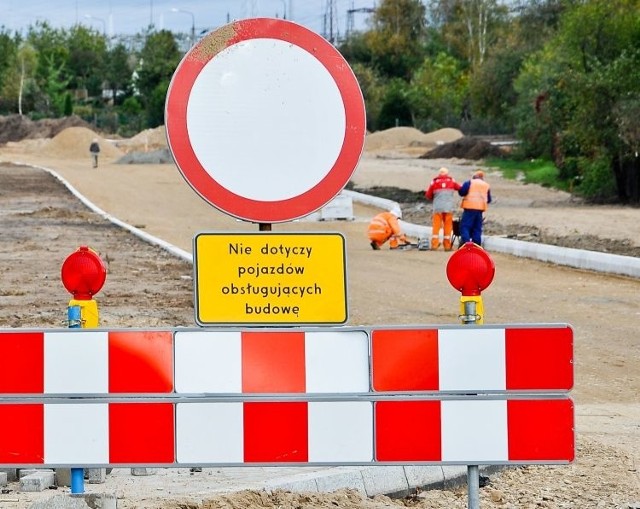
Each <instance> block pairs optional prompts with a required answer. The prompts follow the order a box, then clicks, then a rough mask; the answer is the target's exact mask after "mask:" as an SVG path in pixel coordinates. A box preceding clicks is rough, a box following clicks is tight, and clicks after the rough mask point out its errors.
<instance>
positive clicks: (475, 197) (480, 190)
mask: <svg viewBox="0 0 640 509" xmlns="http://www.w3.org/2000/svg"><path fill="white" fill-rule="evenodd" d="M458 194H460V196H462V197H463V198H462V203H461V204H460V206H461V207H462V208H463V209H465V210H482V211H483V212H484V211H485V210H487V204H488V203H491V191H490V189H489V184H487V183H486V182H485V181H484V180H482V179H479V178H475V179H471V180H468V181H467V182H465V183H464V184H462V187H461V188H460V190H459V191H458Z"/></svg>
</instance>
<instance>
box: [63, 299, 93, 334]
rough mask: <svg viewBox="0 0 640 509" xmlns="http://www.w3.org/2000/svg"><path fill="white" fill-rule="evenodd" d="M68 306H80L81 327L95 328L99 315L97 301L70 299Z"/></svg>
mask: <svg viewBox="0 0 640 509" xmlns="http://www.w3.org/2000/svg"><path fill="white" fill-rule="evenodd" d="M69 306H78V307H80V320H81V321H82V325H81V327H82V328H83V329H95V328H96V327H98V321H99V318H100V316H99V314H98V303H97V302H96V301H95V300H93V299H91V300H76V299H71V300H70V301H69Z"/></svg>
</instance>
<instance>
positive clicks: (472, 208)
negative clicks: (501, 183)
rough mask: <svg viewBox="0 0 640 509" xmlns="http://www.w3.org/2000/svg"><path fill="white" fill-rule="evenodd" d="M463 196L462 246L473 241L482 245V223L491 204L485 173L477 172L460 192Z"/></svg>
mask: <svg viewBox="0 0 640 509" xmlns="http://www.w3.org/2000/svg"><path fill="white" fill-rule="evenodd" d="M458 194H459V195H460V196H462V203H461V204H460V206H461V207H462V218H460V246H462V245H464V244H465V243H466V242H469V241H472V242H473V243H474V244H477V245H479V246H481V245H482V223H483V221H484V213H485V212H486V210H487V205H488V204H489V203H491V189H490V187H489V184H488V183H487V182H485V181H484V172H483V171H482V170H477V171H476V172H475V173H474V174H473V177H472V178H471V179H470V180H467V181H466V182H464V183H463V184H462V186H461V187H460V189H459V190H458Z"/></svg>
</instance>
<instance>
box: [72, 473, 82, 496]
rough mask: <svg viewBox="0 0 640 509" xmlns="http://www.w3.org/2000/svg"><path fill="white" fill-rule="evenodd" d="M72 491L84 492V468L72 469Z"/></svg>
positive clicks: (74, 492) (75, 492)
mask: <svg viewBox="0 0 640 509" xmlns="http://www.w3.org/2000/svg"><path fill="white" fill-rule="evenodd" d="M71 493H73V494H74V495H76V494H81V493H84V468H72V469H71Z"/></svg>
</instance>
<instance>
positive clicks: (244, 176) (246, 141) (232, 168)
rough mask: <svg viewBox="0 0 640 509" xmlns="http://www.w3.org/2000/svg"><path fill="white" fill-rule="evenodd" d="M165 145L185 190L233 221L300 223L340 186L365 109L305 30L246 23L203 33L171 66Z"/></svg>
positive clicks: (352, 164) (346, 77) (330, 55)
mask: <svg viewBox="0 0 640 509" xmlns="http://www.w3.org/2000/svg"><path fill="white" fill-rule="evenodd" d="M165 125H166V129H167V139H168V143H169V148H170V149H171V152H172V154H173V158H174V160H175V162H176V165H177V166H178V169H179V170H180V172H181V173H182V175H183V177H184V178H185V180H186V181H187V182H188V183H189V185H190V186H191V187H192V188H193V189H194V190H195V191H196V192H197V193H198V194H199V195H200V196H201V197H202V198H204V199H205V200H206V201H208V202H209V203H210V204H211V205H213V206H214V207H216V208H218V209H220V210H222V211H223V212H226V213H227V214H230V215H232V216H234V217H237V218H239V219H243V220H247V221H252V222H257V223H277V222H284V221H290V220H293V219H298V218H300V217H303V216H306V215H308V214H310V213H311V212H314V211H316V210H318V209H319V208H321V207H322V206H323V205H325V204H326V203H328V202H329V201H331V200H332V199H333V198H334V197H335V196H336V195H337V194H338V193H339V192H340V191H341V190H342V188H343V187H344V186H345V185H346V184H347V182H348V181H349V179H350V178H351V175H352V174H353V172H354V170H355V168H356V166H357V164H358V161H359V159H360V156H361V154H362V149H363V147H364V138H365V134H366V125H365V109H364V100H363V98H362V92H361V90H360V87H359V85H358V81H357V79H356V78H355V75H354V74H353V71H352V70H351V68H350V67H349V65H348V63H347V62H346V60H345V59H344V58H343V57H342V55H341V54H340V53H339V52H338V51H337V50H336V49H335V48H334V47H333V46H332V45H331V44H330V43H329V42H328V41H326V40H325V39H324V38H322V37H321V36H319V35H318V34H316V33H315V32H312V31H310V30H309V29H307V28H305V27H303V26H300V25H298V24H295V23H292V22H290V21H286V20H281V19H269V18H256V19H245V20H240V21H236V22H233V23H230V24H228V25H225V26H223V27H221V28H219V29H217V30H215V31H213V32H210V33H209V34H207V35H206V36H205V37H204V38H203V39H202V40H201V41H199V42H198V43H197V44H196V45H195V46H194V47H193V48H192V49H191V50H190V51H189V52H188V53H187V54H186V55H185V57H184V58H183V59H182V61H181V62H180V64H179V65H178V67H177V69H176V71H175V73H174V75H173V78H172V80H171V84H170V86H169V90H168V92H167V100H166V105H165Z"/></svg>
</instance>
